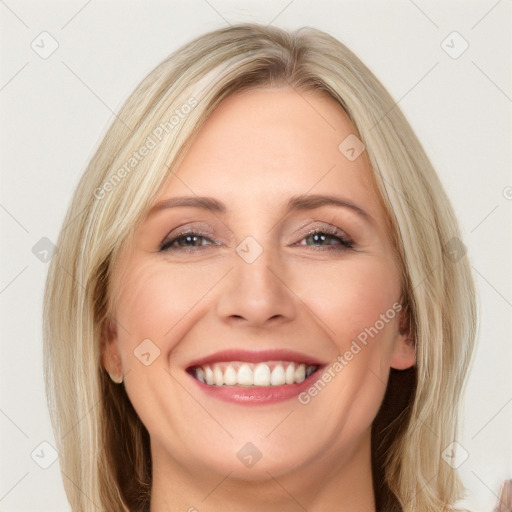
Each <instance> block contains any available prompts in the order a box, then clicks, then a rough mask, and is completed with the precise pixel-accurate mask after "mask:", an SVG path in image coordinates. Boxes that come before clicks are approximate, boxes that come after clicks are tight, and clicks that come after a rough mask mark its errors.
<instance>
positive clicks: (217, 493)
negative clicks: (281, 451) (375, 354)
mask: <svg viewBox="0 0 512 512" xmlns="http://www.w3.org/2000/svg"><path fill="white" fill-rule="evenodd" d="M370 439H371V436H370V431H368V432H367V433H366V434H365V435H364V436H363V437H362V438H361V440H360V441H359V443H358V444H357V446H355V447H354V449H352V450H351V451H350V453H340V452H335V450H331V453H325V454H322V455H321V456H319V457H318V458H317V459H316V460H314V461H312V462H311V463H310V464H308V465H307V466H305V467H302V468H300V469H298V470H295V471H292V472H288V473H286V474H283V475H273V474H272V471H271V470H269V471H265V474H266V476H265V477H261V479H257V480H247V479H240V478H235V477H234V476H233V475H232V474H231V473H224V474H222V473H220V472H215V471H211V470H210V469H208V470H204V469H202V468H201V469H198V468H196V467H194V468H185V467H183V464H178V462H177V461H176V460H174V459H173V458H171V457H169V456H168V454H166V455H165V456H163V452H162V451H161V450H156V449H155V448H154V446H153V445H152V448H151V452H152V463H153V484H152V490H151V508H150V511H151V512H182V511H183V512H184V511H187V512H226V511H231V510H236V511H237V512H249V511H251V512H252V511H255V510H265V512H298V511H304V510H307V511H308V512H325V510H336V511H337V512H375V501H374V493H373V484H372V471H371V442H370Z"/></svg>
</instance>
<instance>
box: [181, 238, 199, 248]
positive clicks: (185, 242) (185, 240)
mask: <svg viewBox="0 0 512 512" xmlns="http://www.w3.org/2000/svg"><path fill="white" fill-rule="evenodd" d="M198 240H199V237H198V236H196V235H187V236H185V238H183V239H182V244H181V245H188V244H190V243H192V244H193V245H194V246H197V245H198V244H197V242H198Z"/></svg>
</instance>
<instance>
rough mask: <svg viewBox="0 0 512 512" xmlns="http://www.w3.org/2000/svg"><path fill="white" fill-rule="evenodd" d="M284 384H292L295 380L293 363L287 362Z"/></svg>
mask: <svg viewBox="0 0 512 512" xmlns="http://www.w3.org/2000/svg"><path fill="white" fill-rule="evenodd" d="M285 378H286V384H293V383H294V382H295V365H294V364H293V363H292V364H289V365H288V366H287V368H286V373H285Z"/></svg>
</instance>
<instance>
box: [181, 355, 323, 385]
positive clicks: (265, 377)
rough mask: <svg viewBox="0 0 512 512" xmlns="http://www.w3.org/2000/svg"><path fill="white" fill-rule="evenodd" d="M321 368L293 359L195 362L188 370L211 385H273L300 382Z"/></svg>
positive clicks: (201, 380) (204, 382)
mask: <svg viewBox="0 0 512 512" xmlns="http://www.w3.org/2000/svg"><path fill="white" fill-rule="evenodd" d="M318 369H319V366H317V365H310V364H306V363H297V362H292V361H266V362H260V363H250V362H244V361H226V362H218V363H214V364H202V365H200V366H193V367H191V368H189V369H188V370H187V371H188V372H189V373H190V374H191V375H192V376H193V377H195V378H196V379H197V380H198V381H200V382H202V383H203V384H207V385H209V386H241V387H248V388H251V387H272V386H285V385H292V384H300V383H301V382H303V381H304V380H305V379H306V378H308V377H309V376H310V375H312V374H313V373H315V372H316V371H317V370H318Z"/></svg>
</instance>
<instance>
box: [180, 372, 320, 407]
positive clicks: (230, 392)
mask: <svg viewBox="0 0 512 512" xmlns="http://www.w3.org/2000/svg"><path fill="white" fill-rule="evenodd" d="M189 376H190V378H191V379H193V380H194V382H195V383H196V384H197V385H198V386H199V389H200V390H201V391H203V392H204V393H206V394H207V395H209V396H211V397H213V398H218V399H219V400H224V401H225V402H232V403H236V404H242V405H265V404H273V403H277V402H283V401H285V400H290V399H292V398H297V397H298V395H299V394H300V393H302V392H303V391H305V390H306V389H308V388H309V387H310V386H312V385H313V384H314V383H315V382H316V381H317V380H318V379H319V378H320V377H321V376H322V371H321V369H318V370H317V371H316V372H315V373H313V374H311V375H310V376H309V377H307V378H306V379H305V380H303V381H302V382H300V383H298V384H285V385H283V386H268V387H264V386H261V387H260V386H255V387H243V386H214V385H213V386H212V385H209V384H205V383H203V382H201V381H200V380H198V379H196V378H195V377H194V376H192V375H190V374H189Z"/></svg>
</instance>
